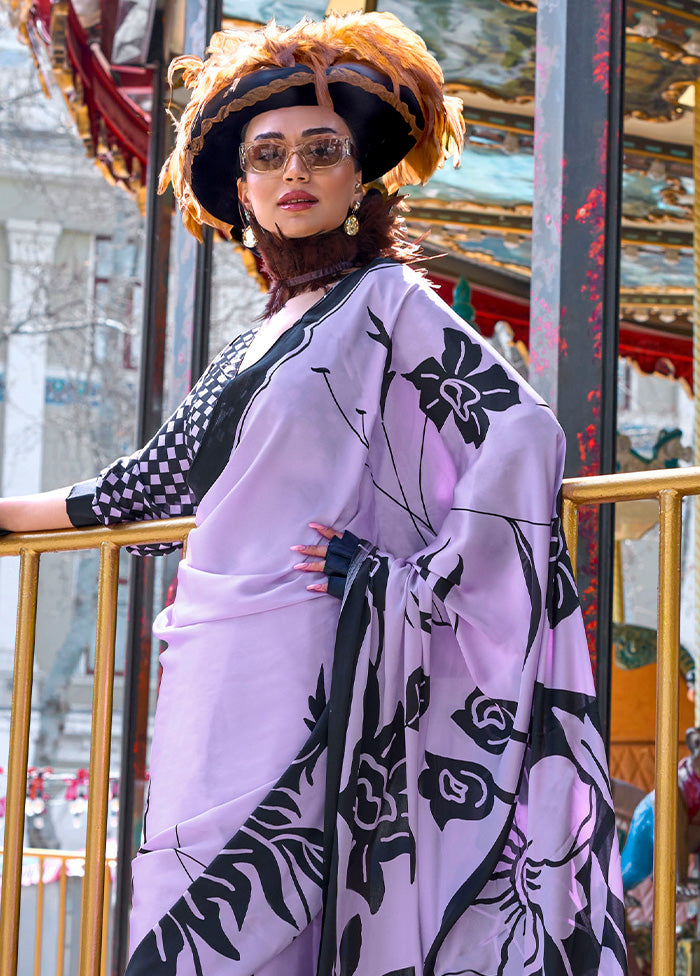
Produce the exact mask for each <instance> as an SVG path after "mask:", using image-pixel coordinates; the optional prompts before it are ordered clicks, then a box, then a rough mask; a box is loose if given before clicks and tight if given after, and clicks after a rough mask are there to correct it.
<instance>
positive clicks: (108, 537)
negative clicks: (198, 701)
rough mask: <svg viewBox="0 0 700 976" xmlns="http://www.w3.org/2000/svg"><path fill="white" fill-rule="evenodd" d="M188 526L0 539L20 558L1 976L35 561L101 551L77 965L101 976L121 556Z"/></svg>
mask: <svg viewBox="0 0 700 976" xmlns="http://www.w3.org/2000/svg"><path fill="white" fill-rule="evenodd" d="M193 526H194V520H193V519H170V520H168V521H163V522H140V523H136V524H129V525H118V526H110V527H108V528H104V527H100V528H87V529H65V530H60V531H52V532H29V533H15V534H12V535H8V536H5V537H4V538H2V539H0V556H11V555H14V556H17V555H18V556H19V557H20V580H19V601H18V607H17V637H16V642H15V666H14V675H13V683H12V704H11V716H10V752H9V757H8V763H7V802H6V806H5V840H4V857H3V878H2V880H3V884H2V891H1V893H0V976H16V973H17V959H18V951H19V911H20V893H21V889H20V884H21V878H22V842H23V837H24V800H25V790H26V777H27V761H28V757H29V720H30V716H31V709H32V673H33V667H34V638H35V631H36V610H37V605H36V601H37V590H38V583H39V557H40V556H41V555H42V554H43V553H46V552H64V551H76V550H85V549H99V550H100V570H99V576H98V602H97V630H96V641H95V672H94V684H93V697H92V732H91V736H90V783H89V788H88V810H87V844H86V850H85V879H84V882H83V893H82V905H81V927H80V932H81V936H80V956H79V963H78V974H79V976H100V970H101V963H102V954H103V950H104V949H106V944H105V945H103V941H104V940H103V937H102V935H101V933H103V923H104V917H103V907H104V895H103V893H104V886H105V844H106V836H107V819H108V803H109V758H110V745H111V733H112V730H111V721H112V689H113V686H114V637H115V627H116V606H117V584H118V579H119V549H120V548H121V547H122V546H126V545H138V544H139V543H153V542H176V541H180V540H182V541H184V540H185V539H186V538H187V534H188V532H189V531H190V529H191V528H193Z"/></svg>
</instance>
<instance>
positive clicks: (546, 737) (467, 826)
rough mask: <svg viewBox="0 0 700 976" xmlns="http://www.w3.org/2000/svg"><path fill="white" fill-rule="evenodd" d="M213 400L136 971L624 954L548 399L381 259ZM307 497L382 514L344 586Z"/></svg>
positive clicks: (178, 615)
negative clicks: (317, 566) (334, 581)
mask: <svg viewBox="0 0 700 976" xmlns="http://www.w3.org/2000/svg"><path fill="white" fill-rule="evenodd" d="M219 408H220V409H219ZM210 424H211V430H210V431H208V432H207V435H206V436H205V440H204V443H203V445H202V448H201V451H202V452H204V453H203V454H202V457H201V458H199V457H198V464H199V467H200V477H201V474H202V471H204V473H205V475H206V470H207V467H208V465H209V462H208V460H207V456H206V452H207V450H210V451H212V452H214V453H215V455H216V456H214V453H212V456H211V465H210V470H211V472H212V474H211V484H210V485H209V486H208V489H207V490H206V492H205V494H204V495H203V497H202V498H201V500H200V504H199V508H198V512H197V528H196V529H195V530H194V531H193V532H192V533H191V535H190V539H189V544H188V550H187V556H186V559H185V560H184V561H183V563H182V564H181V566H180V571H179V577H178V593H177V598H176V601H175V603H174V605H173V606H172V607H169V608H168V609H167V610H166V611H164V612H163V613H162V614H161V615H160V616H159V617H158V619H157V621H156V625H155V633H156V635H157V636H158V637H160V638H162V639H163V640H166V641H167V642H168V649H167V651H166V652H165V654H164V655H163V682H162V685H161V691H160V696H159V702H158V709H157V715H156V726H155V731H154V741H153V751H152V758H151V789H150V798H149V806H148V812H147V818H146V838H145V841H144V845H143V848H142V851H141V852H140V854H139V856H138V857H137V858H136V862H135V866H134V909H133V915H132V945H133V948H134V952H133V956H132V959H131V962H130V965H129V969H128V976H137V974H146V973H148V974H149V976H152V974H155V973H163V974H166V973H167V974H177V976H190V974H200V973H201V974H204V976H219V974H224V973H226V974H236V976H252V974H258V976H283V974H284V976H312V974H314V973H316V972H318V974H319V976H331V974H338V976H353V974H357V976H418V974H419V973H426V974H441V976H447V974H456V973H465V974H466V973H471V974H489V976H496V974H498V976H501V974H503V976H515V974H517V976H523V974H533V976H534V974H539V973H542V974H545V973H546V974H550V973H551V974H554V973H564V972H566V973H571V974H580V976H583V974H592V973H601V974H604V976H608V974H609V976H617V974H620V973H623V972H624V971H625V950H624V921H623V904H622V885H621V881H620V869H619V856H618V851H617V841H616V836H615V822H614V811H613V808H612V801H611V798H610V791H609V785H608V779H607V773H606V770H605V756H604V750H603V746H602V742H601V739H600V735H599V732H598V729H597V718H596V705H595V699H594V697H593V684H592V679H591V672H590V665H589V659H588V652H587V647H586V640H585V635H584V631H583V624H582V619H581V614H580V610H579V608H578V601H577V597H576V591H575V585H574V582H573V576H572V573H571V567H570V565H569V562H568V556H567V555H566V549H565V545H564V543H563V536H562V532H561V524H560V521H559V517H558V513H557V499H558V492H559V487H560V482H561V476H562V465H563V450H564V445H563V436H562V433H561V430H560V428H559V426H558V424H557V423H556V420H555V418H554V417H553V415H552V414H551V412H550V410H549V409H548V407H547V406H546V405H545V404H544V403H543V402H542V401H541V400H540V399H539V398H538V397H537V395H536V394H535V393H534V392H533V391H532V390H531V389H530V388H529V387H528V386H527V385H526V384H525V383H523V381H522V380H521V379H520V378H519V377H518V376H517V374H516V373H515V372H514V371H513V370H512V369H511V368H510V367H509V366H508V365H507V364H506V363H505V362H504V361H503V360H501V359H500V358H499V357H498V355H497V354H495V353H494V352H493V351H492V350H491V349H490V347H489V346H488V345H487V344H486V343H484V342H483V341H482V340H481V338H480V337H479V336H478V335H477V334H476V333H475V332H473V331H472V330H471V329H469V328H468V327H467V326H466V325H465V324H464V322H463V321H462V320H461V319H460V318H459V317H458V316H456V315H455V314H454V313H453V312H452V311H451V310H450V309H449V308H448V307H447V306H446V305H445V304H444V303H443V302H442V301H441V300H440V299H439V298H438V297H437V296H436V295H435V294H434V293H433V292H432V290H431V289H430V288H429V287H428V286H427V285H426V283H425V281H424V280H423V279H422V278H420V277H419V276H418V275H416V274H415V273H414V272H412V271H411V270H409V269H407V268H406V267H405V266H401V265H398V264H395V263H393V262H391V261H385V260H379V261H375V262H373V263H372V264H371V265H369V266H368V267H367V268H365V269H363V270H361V271H358V272H355V273H353V274H352V275H351V276H349V277H348V278H346V279H343V281H341V282H340V283H339V284H338V285H336V286H335V288H334V289H333V290H332V291H331V292H330V293H329V294H328V295H327V296H326V297H325V298H324V299H322V300H321V301H320V302H319V303H317V305H315V306H314V307H313V308H312V309H311V310H310V311H309V312H307V313H306V314H305V315H304V316H303V317H302V318H301V319H300V320H299V322H297V323H296V324H295V325H294V326H293V327H292V328H291V329H290V330H289V331H288V332H287V333H285V334H284V335H283V336H282V337H281V339H280V340H278V342H277V343H276V344H275V346H274V347H273V349H272V350H270V353H269V354H268V355H267V356H266V357H264V359H263V361H261V363H259V364H256V365H255V366H252V367H250V369H249V370H244V371H242V372H241V373H240V374H239V376H238V377H237V378H236V379H235V380H233V381H232V383H231V384H230V385H229V388H227V389H226V390H225V391H224V392H223V393H222V398H221V403H220V404H219V405H217V410H215V412H214V414H213V415H212V419H211V422H210ZM208 445H209V446H208ZM222 450H223V451H225V452H226V457H227V458H228V460H227V461H226V463H225V464H224V462H223V460H222V457H221V453H222ZM204 480H205V482H206V477H205V479H204ZM310 521H316V522H320V523H325V524H327V525H332V526H335V527H337V528H338V529H340V530H342V529H345V528H349V529H350V530H351V531H352V532H353V533H354V534H355V535H356V536H358V537H359V538H361V539H363V540H366V542H363V544H362V546H361V548H360V550H359V552H358V554H357V556H356V557H355V559H354V561H353V564H352V566H351V570H350V574H349V578H348V582H347V585H346V590H345V596H344V600H343V602H342V605H341V604H340V603H339V602H338V601H336V600H334V599H333V598H331V597H329V596H327V595H324V594H318V593H312V592H309V591H308V590H307V589H306V584H307V583H308V576H306V575H305V574H301V573H299V572H298V571H295V570H294V569H293V565H294V563H295V562H296V561H297V557H296V555H295V554H294V553H290V551H289V547H290V546H292V545H294V544H298V543H304V542H306V543H314V542H316V541H317V540H318V536H317V534H316V533H315V532H314V531H312V530H311V529H310V528H309V527H308V523H309V522H310Z"/></svg>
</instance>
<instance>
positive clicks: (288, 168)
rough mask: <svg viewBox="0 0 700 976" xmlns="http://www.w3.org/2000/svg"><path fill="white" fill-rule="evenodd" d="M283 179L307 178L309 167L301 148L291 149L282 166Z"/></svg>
mask: <svg viewBox="0 0 700 976" xmlns="http://www.w3.org/2000/svg"><path fill="white" fill-rule="evenodd" d="M283 176H284V179H285V180H289V181H290V182H292V181H293V180H299V179H301V180H308V178H309V168H308V166H307V165H306V163H305V162H304V157H303V156H302V155H301V149H292V150H291V151H290V153H289V156H288V157H287V162H286V165H285V167H284V173H283Z"/></svg>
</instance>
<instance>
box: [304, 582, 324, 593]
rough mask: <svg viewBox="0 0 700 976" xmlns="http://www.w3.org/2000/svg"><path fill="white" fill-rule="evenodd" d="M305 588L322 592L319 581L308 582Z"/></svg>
mask: <svg viewBox="0 0 700 976" xmlns="http://www.w3.org/2000/svg"><path fill="white" fill-rule="evenodd" d="M306 589H307V590H313V591H314V592H315V593H319V592H322V590H321V584H320V583H309V585H308V586H307V587H306Z"/></svg>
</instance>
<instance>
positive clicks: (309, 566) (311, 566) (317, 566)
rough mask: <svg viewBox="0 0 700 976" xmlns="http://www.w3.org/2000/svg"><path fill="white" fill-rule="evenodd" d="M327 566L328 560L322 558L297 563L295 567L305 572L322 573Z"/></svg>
mask: <svg viewBox="0 0 700 976" xmlns="http://www.w3.org/2000/svg"><path fill="white" fill-rule="evenodd" d="M325 568H326V561H325V559H322V560H321V561H320V562H313V563H297V564H296V566H295V567H294V569H300V570H301V571H302V572H304V573H322V572H323V571H324V569H325Z"/></svg>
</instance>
